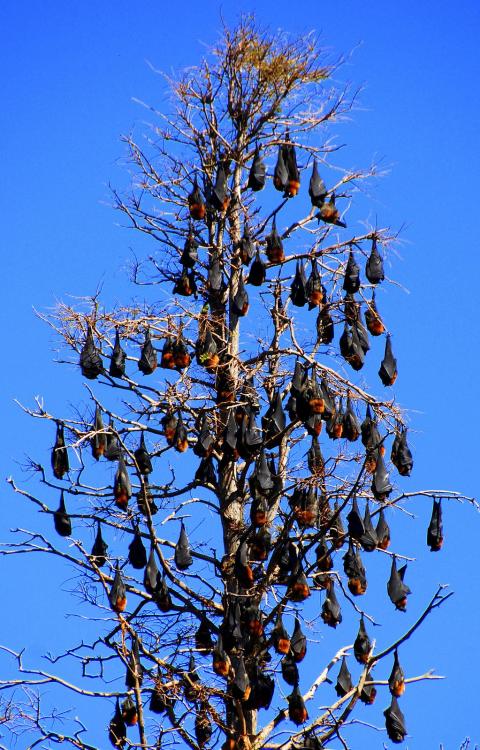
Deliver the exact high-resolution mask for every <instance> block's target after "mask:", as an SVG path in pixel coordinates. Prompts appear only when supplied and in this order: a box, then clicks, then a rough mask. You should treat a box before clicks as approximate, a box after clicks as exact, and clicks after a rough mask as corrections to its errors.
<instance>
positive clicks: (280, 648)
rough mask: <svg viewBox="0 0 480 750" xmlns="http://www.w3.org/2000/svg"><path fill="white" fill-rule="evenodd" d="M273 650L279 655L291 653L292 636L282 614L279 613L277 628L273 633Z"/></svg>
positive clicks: (275, 627)
mask: <svg viewBox="0 0 480 750" xmlns="http://www.w3.org/2000/svg"><path fill="white" fill-rule="evenodd" d="M271 639H272V643H273V648H274V649H275V651H276V652H277V654H288V653H289V651H290V636H289V635H288V633H287V630H286V628H285V625H284V624H283V618H282V613H281V611H279V613H278V615H277V619H276V621H275V626H274V628H273V630H272V633H271Z"/></svg>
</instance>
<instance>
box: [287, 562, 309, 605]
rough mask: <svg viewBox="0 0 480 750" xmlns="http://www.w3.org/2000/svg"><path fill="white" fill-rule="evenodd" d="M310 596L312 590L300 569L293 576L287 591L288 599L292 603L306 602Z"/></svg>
mask: <svg viewBox="0 0 480 750" xmlns="http://www.w3.org/2000/svg"><path fill="white" fill-rule="evenodd" d="M309 596H310V588H309V585H308V581H307V577H306V575H305V573H304V572H303V570H302V569H301V568H300V570H299V571H298V572H295V573H293V574H292V576H291V578H290V582H289V586H288V589H287V593H286V597H287V599H288V600H289V601H291V602H304V601H305V599H308V597H309Z"/></svg>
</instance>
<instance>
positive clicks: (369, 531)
mask: <svg viewBox="0 0 480 750" xmlns="http://www.w3.org/2000/svg"><path fill="white" fill-rule="evenodd" d="M363 529H364V531H363V534H362V536H361V537H360V540H359V541H360V544H361V545H362V548H363V549H364V550H365V552H373V550H375V549H377V546H378V537H377V532H376V531H375V527H374V526H373V523H372V517H371V515H370V506H369V504H368V500H367V504H366V506H365V515H364V516H363Z"/></svg>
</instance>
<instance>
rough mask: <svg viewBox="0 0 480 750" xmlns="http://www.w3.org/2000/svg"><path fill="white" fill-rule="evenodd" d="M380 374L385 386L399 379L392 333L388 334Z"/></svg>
mask: <svg viewBox="0 0 480 750" xmlns="http://www.w3.org/2000/svg"><path fill="white" fill-rule="evenodd" d="M378 374H379V375H380V380H381V381H382V383H383V385H385V386H388V385H393V384H394V383H395V381H396V379H397V374H398V371H397V360H396V359H395V357H394V356H393V352H392V342H391V340H390V334H387V338H386V341H385V354H384V356H383V359H382V362H381V364H380V369H379V371H378Z"/></svg>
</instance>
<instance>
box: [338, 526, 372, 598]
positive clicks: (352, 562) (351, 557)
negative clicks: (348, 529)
mask: <svg viewBox="0 0 480 750" xmlns="http://www.w3.org/2000/svg"><path fill="white" fill-rule="evenodd" d="M343 570H344V573H345V575H346V576H347V578H348V589H349V591H350V593H351V594H353V595H354V596H361V595H362V594H364V593H365V591H366V590H367V578H366V575H365V567H364V565H363V562H362V558H361V557H360V552H359V551H358V549H357V550H354V548H353V542H352V540H351V539H350V542H349V546H348V552H347V553H346V554H345V555H344V557H343Z"/></svg>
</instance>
